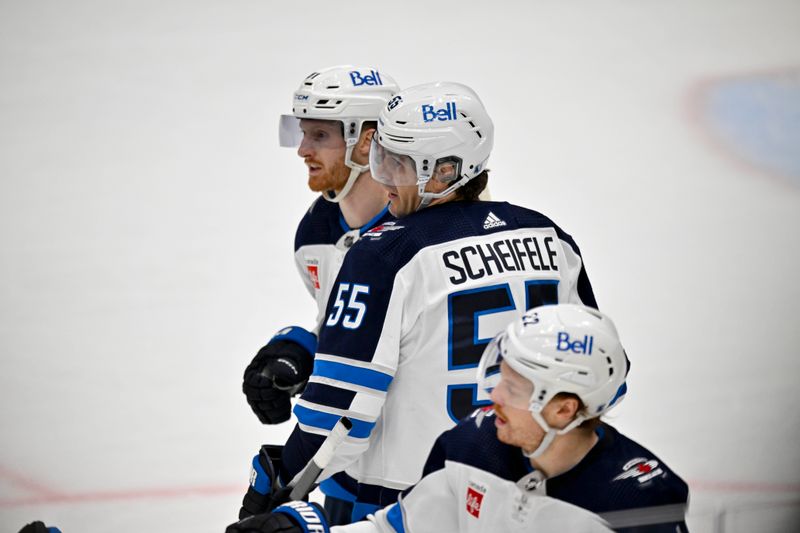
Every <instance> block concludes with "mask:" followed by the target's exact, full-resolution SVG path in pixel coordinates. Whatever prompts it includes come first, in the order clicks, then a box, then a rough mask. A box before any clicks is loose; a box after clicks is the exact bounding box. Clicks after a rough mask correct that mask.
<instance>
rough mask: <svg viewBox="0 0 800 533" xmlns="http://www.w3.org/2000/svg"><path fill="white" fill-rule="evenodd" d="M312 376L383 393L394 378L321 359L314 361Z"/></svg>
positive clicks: (367, 369) (375, 371)
mask: <svg viewBox="0 0 800 533" xmlns="http://www.w3.org/2000/svg"><path fill="white" fill-rule="evenodd" d="M312 375H314V376H319V377H323V378H330V379H335V380H337V381H344V382H345V383H352V384H353V385H360V386H362V387H367V388H368V389H374V390H379V391H381V392H386V391H387V390H388V389H389V384H390V383H391V382H392V376H390V375H389V374H385V373H383V372H378V371H377V370H370V369H369V368H361V367H358V366H350V365H346V364H343V363H334V362H333V361H321V360H319V359H317V360H316V361H314V372H312Z"/></svg>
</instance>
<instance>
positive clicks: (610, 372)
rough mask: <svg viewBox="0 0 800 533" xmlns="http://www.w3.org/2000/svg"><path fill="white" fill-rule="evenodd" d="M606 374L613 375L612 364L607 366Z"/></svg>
mask: <svg viewBox="0 0 800 533" xmlns="http://www.w3.org/2000/svg"><path fill="white" fill-rule="evenodd" d="M608 375H609V376H613V375H614V367H613V366H610V367H608Z"/></svg>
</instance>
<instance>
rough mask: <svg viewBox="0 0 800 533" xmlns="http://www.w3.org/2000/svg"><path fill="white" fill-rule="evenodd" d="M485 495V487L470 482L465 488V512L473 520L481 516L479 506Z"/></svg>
mask: <svg viewBox="0 0 800 533" xmlns="http://www.w3.org/2000/svg"><path fill="white" fill-rule="evenodd" d="M485 494H486V487H484V486H483V485H479V484H477V483H473V482H472V481H470V482H469V486H468V487H467V512H468V513H469V514H471V515H472V516H474V517H475V518H480V516H481V504H482V503H483V496H484V495H485Z"/></svg>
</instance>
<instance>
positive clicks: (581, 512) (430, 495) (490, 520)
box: [332, 410, 689, 533]
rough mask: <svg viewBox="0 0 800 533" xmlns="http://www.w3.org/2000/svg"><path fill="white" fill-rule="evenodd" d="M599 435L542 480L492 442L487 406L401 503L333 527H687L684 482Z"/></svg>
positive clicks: (656, 530) (397, 530) (609, 435)
mask: <svg viewBox="0 0 800 533" xmlns="http://www.w3.org/2000/svg"><path fill="white" fill-rule="evenodd" d="M596 433H597V435H598V441H597V444H595V446H594V447H593V448H592V449H591V450H590V451H589V453H587V454H586V455H585V456H584V457H583V458H582V459H581V460H580V461H579V462H578V463H577V464H576V465H575V466H574V467H572V468H571V469H570V470H568V471H566V472H563V473H561V474H559V475H557V476H555V477H553V478H549V479H545V478H544V476H543V475H542V474H541V472H538V471H536V470H534V468H533V466H532V465H531V462H530V459H528V458H527V457H525V456H524V455H523V453H522V450H520V449H519V448H517V447H515V446H510V445H508V444H505V443H503V442H501V441H500V440H499V439H498V438H497V430H496V429H495V425H494V413H493V411H492V410H488V411H482V412H476V413H475V416H473V417H470V418H467V419H464V420H462V421H461V422H460V423H459V424H458V425H457V426H456V427H455V428H453V429H451V430H449V431H447V432H445V433H443V434H442V435H441V436H439V438H438V439H437V440H436V443H435V444H434V446H433V448H432V450H431V453H430V454H429V455H428V459H427V461H426V463H425V469H424V477H423V478H422V480H420V482H419V483H417V484H416V485H415V486H414V487H413V488H411V489H409V490H408V491H407V492H405V493H403V495H402V496H401V497H400V498H399V501H398V502H397V503H395V504H393V505H390V506H388V507H386V508H384V509H381V510H379V511H377V512H376V513H375V514H374V515H373V516H370V517H369V521H368V522H361V523H357V524H352V525H349V526H345V527H336V528H333V529H332V531H333V532H334V533H356V532H364V533H366V532H370V533H376V532H380V533H425V532H430V533H434V532H436V533H439V532H442V533H449V532H453V533H455V532H476V533H477V532H487V533H488V532H492V533H494V532H498V531H503V532H516V531H519V532H522V531H536V532H542V531H556V532H558V533H561V532H572V531H606V529H605V527H606V526H608V527H613V528H614V529H615V530H617V531H620V532H625V533H643V532H644V531H647V532H648V533H676V532H685V531H687V528H686V522H685V516H686V509H687V504H688V498H689V491H688V487H687V485H686V483H685V482H684V481H683V480H682V479H681V478H680V477H679V476H678V475H677V474H675V472H673V471H672V469H670V468H669V467H668V466H667V465H666V464H664V462H663V461H661V459H659V458H658V457H656V456H655V455H654V454H653V453H652V452H651V451H650V450H648V449H647V448H645V447H643V446H641V445H640V444H638V443H637V442H635V441H633V440H631V439H629V438H627V437H626V436H625V435H622V434H621V433H619V432H618V431H617V430H616V429H615V428H613V427H612V426H609V425H607V424H601V425H600V426H599V427H598V428H597V429H596ZM595 513H596V514H595ZM601 519H602V521H601Z"/></svg>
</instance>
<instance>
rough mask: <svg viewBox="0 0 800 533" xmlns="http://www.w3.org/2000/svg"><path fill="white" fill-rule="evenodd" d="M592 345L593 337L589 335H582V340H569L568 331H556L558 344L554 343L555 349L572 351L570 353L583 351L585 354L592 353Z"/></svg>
mask: <svg viewBox="0 0 800 533" xmlns="http://www.w3.org/2000/svg"><path fill="white" fill-rule="evenodd" d="M593 345H594V337H590V336H589V335H584V336H583V340H582V341H581V340H576V341H570V338H569V333H567V332H566V331H560V332H559V333H558V344H556V350H558V351H559V352H572V353H583V354H586V355H592V347H593Z"/></svg>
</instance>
